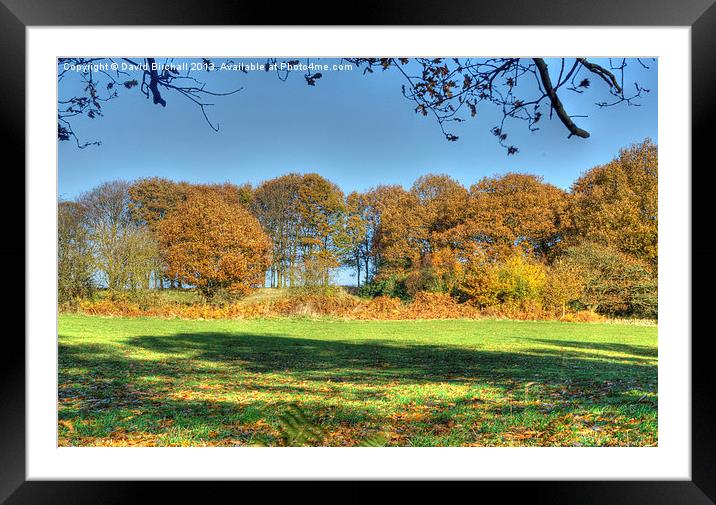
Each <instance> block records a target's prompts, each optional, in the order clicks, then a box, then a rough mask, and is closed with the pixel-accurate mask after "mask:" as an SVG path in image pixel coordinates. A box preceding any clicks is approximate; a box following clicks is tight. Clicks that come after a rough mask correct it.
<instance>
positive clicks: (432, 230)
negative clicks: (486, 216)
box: [410, 174, 469, 253]
mask: <svg viewBox="0 0 716 505" xmlns="http://www.w3.org/2000/svg"><path fill="white" fill-rule="evenodd" d="M410 191H411V193H413V194H414V195H415V196H416V197H417V203H418V206H417V207H416V208H415V210H414V212H416V213H418V214H419V216H420V219H421V221H422V228H423V229H424V238H425V240H426V243H425V244H424V246H423V249H424V252H425V253H429V252H431V251H433V250H436V249H438V248H441V247H455V246H457V244H455V242H454V235H453V234H451V233H450V232H451V230H453V229H454V228H455V227H457V226H459V225H461V224H463V223H464V222H465V219H466V218H467V209H468V200H469V194H468V191H467V190H466V189H465V187H464V186H463V185H462V184H460V183H459V182H458V181H456V180H455V179H453V178H451V177H450V176H448V175H444V174H440V175H434V174H428V175H423V176H422V177H420V178H418V179H417V180H416V181H415V182H414V183H413V186H412V187H411V190H410Z"/></svg>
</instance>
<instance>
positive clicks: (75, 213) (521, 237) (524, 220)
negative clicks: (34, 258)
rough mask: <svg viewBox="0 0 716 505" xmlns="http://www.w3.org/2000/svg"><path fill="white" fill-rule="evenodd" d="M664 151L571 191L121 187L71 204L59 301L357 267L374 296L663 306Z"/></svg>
mask: <svg viewBox="0 0 716 505" xmlns="http://www.w3.org/2000/svg"><path fill="white" fill-rule="evenodd" d="M657 186H658V174H657V146H656V145H655V144H654V143H653V142H652V141H651V140H649V139H646V140H645V141H643V142H641V143H638V144H634V145H632V146H630V147H628V148H625V149H622V150H621V151H620V152H619V154H618V155H617V156H616V157H615V158H614V159H613V160H612V161H611V162H609V163H607V164H605V165H601V166H597V167H594V168H592V169H590V170H588V171H586V172H585V173H583V174H582V175H581V176H580V177H579V178H578V179H577V180H576V181H575V182H574V183H573V184H572V186H571V188H570V189H569V190H568V191H564V190H562V189H560V188H558V187H556V186H554V185H551V184H548V183H545V182H544V181H543V180H542V178H541V177H539V176H536V175H529V174H519V173H507V174H504V175H498V176H494V177H485V178H483V179H481V180H479V181H478V182H476V183H475V184H473V185H471V186H470V187H465V186H463V185H462V184H461V183H459V182H458V181H456V180H455V179H453V178H451V177H449V176H447V175H442V174H428V175H424V176H421V177H419V178H418V179H417V180H416V181H415V182H414V183H413V185H412V186H411V187H410V188H407V189H406V188H404V187H402V186H399V185H378V186H376V187H373V188H371V189H369V190H367V191H363V192H357V191H354V192H351V193H349V194H344V193H343V192H342V191H341V189H340V188H339V187H338V186H337V185H336V184H334V183H333V182H331V181H329V180H328V179H326V178H325V177H322V176H321V175H318V174H315V173H309V174H298V173H289V174H286V175H283V176H280V177H276V178H274V179H270V180H266V181H264V182H262V183H260V184H259V185H258V186H256V187H252V186H251V185H249V184H244V185H235V184H231V183H225V184H190V183H187V182H176V181H171V180H168V179H163V178H158V177H152V178H145V179H139V180H136V181H133V182H125V181H112V182H107V183H104V184H102V185H100V186H98V187H96V188H94V189H92V190H91V191H88V192H86V193H84V194H82V195H80V196H79V197H78V198H76V199H74V200H72V201H61V202H60V203H59V213H58V245H59V249H58V254H59V256H58V274H59V299H60V301H61V302H62V301H67V300H72V299H77V298H82V297H87V296H90V295H91V293H92V292H93V290H95V289H97V288H98V287H106V288H108V289H110V290H120V291H121V290H141V289H150V288H152V289H163V288H173V287H192V288H195V289H197V291H199V292H200V293H201V294H202V295H203V296H204V297H205V298H206V299H213V298H215V297H216V295H217V294H220V293H222V294H227V293H228V294H230V295H244V294H246V293H248V292H250V291H251V290H252V289H255V288H257V287H260V286H266V287H298V286H302V287H326V286H328V285H329V284H330V283H331V276H332V273H333V272H334V271H335V270H336V269H337V268H339V267H347V268H351V269H353V270H354V272H355V276H356V283H357V285H358V287H359V289H360V292H361V294H363V295H365V296H379V295H385V296H393V297H400V298H402V299H406V300H407V299H410V298H412V297H414V296H415V295H416V294H417V293H419V292H426V291H427V292H440V293H447V294H449V295H450V296H453V297H455V298H456V299H457V300H459V301H461V302H466V303H471V304H475V305H477V306H479V307H490V306H495V305H500V304H517V305H519V304H541V305H544V306H547V305H548V306H550V307H553V308H557V309H559V310H561V311H563V312H564V311H566V310H567V309H572V308H587V309H590V310H595V311H597V312H601V313H605V314H610V315H637V316H645V317H656V314H657V291H656V288H657V263H658V255H657V251H658V249H657V242H658V241H657V238H658V233H657V232H658V215H657Z"/></svg>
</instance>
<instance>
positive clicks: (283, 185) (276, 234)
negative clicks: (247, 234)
mask: <svg viewBox="0 0 716 505" xmlns="http://www.w3.org/2000/svg"><path fill="white" fill-rule="evenodd" d="M301 182H302V176H301V175H300V174H295V173H294V174H287V175H283V176H281V177H277V178H275V179H270V180H267V181H264V182H263V183H261V184H260V185H259V186H258V187H257V188H256V190H255V191H254V195H253V200H252V203H251V209H252V211H253V213H254V215H255V216H256V217H257V218H258V220H259V222H260V223H261V226H262V227H263V229H264V231H265V232H266V233H267V234H268V236H269V237H270V238H271V242H272V247H273V254H272V258H273V262H272V264H271V268H270V275H269V277H270V285H271V286H272V287H285V286H289V285H292V284H293V282H292V281H293V274H294V270H295V269H294V266H295V264H296V262H297V259H298V255H299V233H300V231H299V225H300V214H299V210H298V193H299V187H300V185H301Z"/></svg>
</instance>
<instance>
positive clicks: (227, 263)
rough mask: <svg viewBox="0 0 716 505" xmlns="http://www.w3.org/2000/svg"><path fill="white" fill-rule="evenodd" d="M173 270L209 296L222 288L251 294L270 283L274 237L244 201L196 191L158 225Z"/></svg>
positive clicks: (222, 289) (163, 246)
mask: <svg viewBox="0 0 716 505" xmlns="http://www.w3.org/2000/svg"><path fill="white" fill-rule="evenodd" d="M157 235H158V238H159V244H160V247H161V255H162V258H163V260H164V261H165V264H166V265H167V269H168V272H169V274H170V275H176V276H177V277H178V278H180V279H181V280H182V281H183V282H185V283H187V284H190V285H192V286H195V287H196V288H197V290H198V291H199V292H200V293H201V294H202V295H203V296H204V297H206V298H207V299H211V298H213V297H214V296H215V295H216V294H217V293H218V292H220V291H226V292H228V293H232V294H237V295H245V294H247V293H248V292H249V291H251V290H252V289H253V288H256V287H259V286H261V285H262V284H263V283H264V274H265V271H266V269H267V268H268V266H269V265H270V264H271V241H270V239H269V237H268V236H267V235H266V234H265V233H264V232H263V230H262V229H261V224H260V223H259V221H258V220H257V219H256V218H255V217H254V216H253V215H251V213H250V212H249V211H248V210H246V209H245V208H244V207H242V206H241V205H239V204H236V203H234V204H231V203H229V202H227V201H226V200H224V199H221V198H215V197H214V196H213V195H211V194H207V193H202V192H198V193H195V194H192V195H191V196H190V197H189V198H188V199H187V200H186V201H185V202H184V203H182V204H181V205H179V206H178V207H177V208H176V209H175V210H174V211H173V212H171V213H169V214H168V215H167V216H166V217H165V218H164V219H163V220H162V221H161V222H160V223H159V226H158V229H157Z"/></svg>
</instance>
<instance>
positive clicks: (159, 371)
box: [58, 315, 657, 446]
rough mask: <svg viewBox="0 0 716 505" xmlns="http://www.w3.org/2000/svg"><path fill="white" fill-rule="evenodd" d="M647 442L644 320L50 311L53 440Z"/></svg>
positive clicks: (648, 370) (649, 346)
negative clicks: (289, 430)
mask: <svg viewBox="0 0 716 505" xmlns="http://www.w3.org/2000/svg"><path fill="white" fill-rule="evenodd" d="M289 404H296V405H298V406H299V407H300V408H301V409H302V411H303V412H304V413H305V414H306V417H307V418H308V421H309V422H310V423H312V424H313V425H315V426H317V427H320V428H321V429H322V434H321V435H320V436H319V438H316V439H315V440H314V441H313V442H311V443H312V444H314V445H331V446H346V445H357V444H359V443H360V442H361V441H365V440H371V439H382V440H384V443H385V444H386V445H399V446H463V445H475V446H512V445H515V446H579V445H582V446H616V445H620V446H627V445H631V446H648V445H656V443H657V407H656V405H657V328H656V327H655V326H634V325H619V324H580V323H558V322H515V321H466V320H457V321H338V320H300V319H284V320H267V321H257V320H250V321H188V320H160V319H122V318H100V317H92V316H79V315H61V316H60V320H59V426H58V430H59V445H61V446H78V445H82V446H84V445H102V446H106V445H150V446H153V445H162V446H164V445H181V446H187V445H193V446H203V445H221V446H234V445H282V444H285V443H287V442H286V436H285V430H282V428H281V426H282V423H281V420H282V418H283V419H285V415H284V414H285V413H286V412H287V409H289V407H288V405H289Z"/></svg>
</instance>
